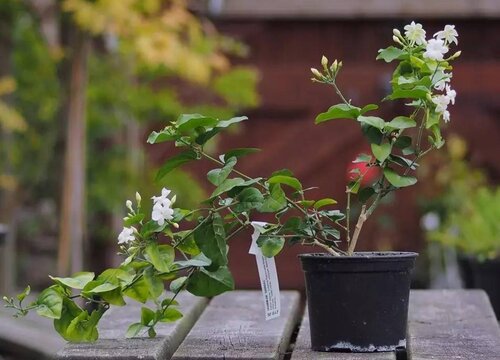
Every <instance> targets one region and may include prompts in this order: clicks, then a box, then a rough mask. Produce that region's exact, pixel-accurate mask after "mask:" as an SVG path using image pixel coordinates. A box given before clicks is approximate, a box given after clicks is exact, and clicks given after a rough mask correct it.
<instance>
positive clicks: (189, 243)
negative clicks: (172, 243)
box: [175, 230, 201, 256]
mask: <svg viewBox="0 0 500 360" xmlns="http://www.w3.org/2000/svg"><path fill="white" fill-rule="evenodd" d="M188 232H190V230H186V231H179V232H177V233H175V235H176V236H175V238H176V241H180V240H178V239H177V235H179V236H181V237H182V238H184V236H185V235H183V234H187V233H188ZM177 249H178V250H180V251H182V252H183V253H185V254H188V255H192V256H196V255H198V254H199V253H200V252H201V251H200V249H199V248H198V246H197V245H196V242H195V241H194V238H193V236H192V235H191V236H188V237H187V238H185V239H184V240H183V241H182V243H180V244H179V245H177Z"/></svg>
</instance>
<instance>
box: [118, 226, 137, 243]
mask: <svg viewBox="0 0 500 360" xmlns="http://www.w3.org/2000/svg"><path fill="white" fill-rule="evenodd" d="M135 231H137V230H136V229H135V228H134V227H133V226H131V227H124V228H123V230H122V232H121V233H120V235H118V244H127V243H129V242H131V241H134V240H135V235H134V232H135Z"/></svg>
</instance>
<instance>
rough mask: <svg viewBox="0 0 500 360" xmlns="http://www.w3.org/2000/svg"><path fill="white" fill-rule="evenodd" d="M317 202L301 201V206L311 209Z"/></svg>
mask: <svg viewBox="0 0 500 360" xmlns="http://www.w3.org/2000/svg"><path fill="white" fill-rule="evenodd" d="M315 202H316V201H314V200H300V201H299V204H300V205H302V206H303V207H305V208H309V207H311V206H313V205H314V203H315Z"/></svg>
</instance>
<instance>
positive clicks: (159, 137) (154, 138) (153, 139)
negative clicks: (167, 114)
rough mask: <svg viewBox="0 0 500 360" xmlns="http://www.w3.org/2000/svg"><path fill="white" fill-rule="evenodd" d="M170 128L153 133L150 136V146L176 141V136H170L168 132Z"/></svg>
mask: <svg viewBox="0 0 500 360" xmlns="http://www.w3.org/2000/svg"><path fill="white" fill-rule="evenodd" d="M169 130H170V128H167V129H164V130H162V131H160V132H156V131H153V132H152V133H151V134H149V137H148V144H158V143H161V142H165V141H173V140H175V139H176V137H175V136H174V135H170V134H169V133H168V131H169Z"/></svg>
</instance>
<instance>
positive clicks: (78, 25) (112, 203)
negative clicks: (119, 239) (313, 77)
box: [0, 0, 259, 286]
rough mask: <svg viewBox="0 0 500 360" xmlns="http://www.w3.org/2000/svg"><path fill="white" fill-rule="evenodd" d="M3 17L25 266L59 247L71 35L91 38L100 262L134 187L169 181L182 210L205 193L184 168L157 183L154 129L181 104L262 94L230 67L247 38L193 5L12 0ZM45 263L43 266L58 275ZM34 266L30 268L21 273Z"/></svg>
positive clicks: (88, 213) (0, 175) (2, 5)
mask: <svg viewBox="0 0 500 360" xmlns="http://www.w3.org/2000/svg"><path fill="white" fill-rule="evenodd" d="M0 17H1V19H0V20H1V27H2V29H1V30H2V31H1V38H0V51H1V52H0V58H1V60H0V131H1V134H0V136H1V143H0V154H1V157H0V159H1V163H0V192H1V198H0V222H4V223H9V224H10V226H11V228H12V229H13V230H14V232H15V233H17V236H16V237H17V239H18V248H19V251H20V257H19V258H20V260H21V265H22V264H29V263H30V261H29V259H30V258H29V256H33V251H38V250H40V246H42V247H43V250H44V251H45V250H47V252H48V253H50V254H49V256H48V259H47V264H53V260H52V262H50V257H51V256H52V257H53V255H54V253H55V249H56V248H57V236H58V232H59V225H60V224H58V221H57V219H58V218H59V215H58V214H59V212H60V211H61V206H60V204H61V203H62V202H63V201H64V199H63V196H64V195H63V193H62V191H61V189H62V184H63V181H64V169H63V163H64V156H65V152H66V149H67V148H70V147H71V146H72V143H73V140H74V138H72V136H71V135H68V134H67V126H68V121H70V120H71V119H68V111H67V107H68V103H69V102H70V101H71V97H72V96H78V94H76V95H75V93H74V92H75V91H78V89H77V90H75V89H74V87H72V84H71V79H70V74H71V73H70V69H71V65H74V64H72V63H71V61H74V60H72V56H74V54H75V53H76V50H75V48H76V47H75V44H74V41H75V40H74V39H75V37H71V36H70V35H68V34H71V33H72V32H77V33H78V34H80V35H81V36H83V37H84V39H85V41H87V42H88V43H89V44H90V45H89V46H90V51H89V54H88V56H87V58H86V59H84V60H85V61H84V62H83V63H84V66H85V69H84V71H85V72H86V77H87V83H86V86H85V87H84V88H83V92H84V94H83V98H85V113H86V119H85V121H86V124H85V127H84V128H85V129H86V131H85V132H86V133H85V134H83V136H84V137H85V143H86V146H85V149H86V150H85V151H86V159H87V161H86V165H85V170H86V171H85V183H86V184H87V186H86V193H85V195H86V196H85V203H84V204H83V206H84V209H85V217H84V218H85V237H86V238H87V239H88V241H87V245H88V248H87V250H88V253H89V254H91V255H92V256H91V258H92V261H93V262H94V263H95V264H97V263H98V264H99V267H101V266H106V265H107V264H106V263H105V262H106V259H103V258H102V256H105V254H106V250H105V249H106V248H107V246H108V245H110V248H113V246H114V245H115V241H116V228H117V227H119V226H120V225H121V217H122V215H123V211H124V210H123V203H124V201H125V200H126V199H127V198H131V197H133V194H134V193H135V191H136V190H139V191H140V192H141V193H142V194H143V197H146V198H147V197H150V196H151V194H153V193H155V192H157V190H158V189H159V188H160V186H162V185H168V186H169V187H171V188H173V189H174V190H175V192H176V193H177V194H178V195H179V196H178V198H179V202H183V204H181V205H182V206H192V205H193V204H194V203H196V202H197V201H198V200H199V199H200V198H201V197H202V195H203V189H202V188H201V187H200V186H198V185H197V183H196V181H195V180H194V179H192V178H191V176H190V175H189V174H188V173H186V172H183V171H176V172H175V173H174V174H173V175H172V176H171V177H170V178H169V180H168V184H154V182H153V174H154V172H155V166H156V164H154V163H152V162H151V161H149V160H148V158H149V157H147V156H146V155H145V149H144V147H143V145H144V144H145V141H144V139H145V136H146V134H147V133H148V131H149V130H150V129H151V128H157V127H161V126H164V124H165V123H166V122H168V121H171V120H173V119H175V117H177V116H178V114H180V113H182V112H203V113H206V114H209V115H212V114H213V115H215V114H217V116H218V117H225V116H231V115H233V114H234V113H235V112H237V111H239V110H240V109H242V108H250V107H254V106H256V105H257V104H258V101H259V99H258V96H257V93H256V85H257V82H258V73H257V72H256V71H255V70H254V69H252V68H249V67H245V66H235V65H232V64H231V61H232V59H235V58H238V57H244V56H245V55H246V54H247V52H248V49H247V48H246V46H245V45H244V44H242V43H239V42H238V41H236V40H234V39H231V38H228V37H225V36H223V35H221V34H219V33H218V32H217V31H216V30H215V28H214V27H213V26H212V25H211V24H210V23H209V22H208V21H207V20H204V19H200V18H197V17H195V16H194V15H192V14H191V13H190V12H189V11H188V10H187V9H186V4H185V2H184V1H179V0H171V1H160V0H123V1H107V0H95V1H87V0H62V1H55V0H54V1H51V0H46V1H45V0H44V1H23V0H4V1H2V2H0ZM80 90H82V89H80ZM74 136H81V134H74ZM213 146H215V144H214V145H213ZM70 201H71V199H70ZM80 205H81V204H80ZM47 219H52V220H51V221H47ZM19 224H22V226H17V225H19ZM71 225H73V224H71ZM71 225H70V226H71ZM43 239H46V243H47V244H45V245H41V244H40V243H43V241H42V240H43ZM59 241H61V240H59ZM34 243H37V245H36V246H33V244H34ZM110 251H114V250H110ZM28 252H31V255H29V254H27V253H28ZM23 254H24V255H23ZM94 254H97V255H98V256H97V258H95V256H94ZM108 255H109V254H108ZM60 256H61V254H60ZM103 261H104V262H103ZM108 261H109V259H108ZM95 264H94V265H95ZM47 266H48V267H49V269H41V270H38V272H40V273H46V272H51V273H55V271H54V269H53V265H47ZM30 272H32V271H30V269H27V268H23V269H21V277H22V274H28V273H30ZM26 280H30V279H26V278H24V279H22V281H23V282H24V281H26ZM40 282H41V283H42V284H43V280H40ZM34 284H35V286H36V279H35V282H34Z"/></svg>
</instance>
